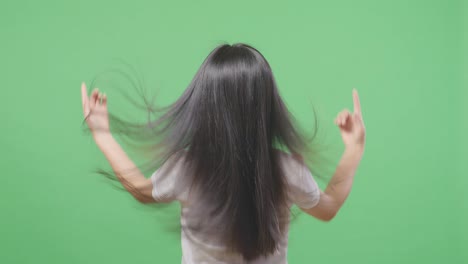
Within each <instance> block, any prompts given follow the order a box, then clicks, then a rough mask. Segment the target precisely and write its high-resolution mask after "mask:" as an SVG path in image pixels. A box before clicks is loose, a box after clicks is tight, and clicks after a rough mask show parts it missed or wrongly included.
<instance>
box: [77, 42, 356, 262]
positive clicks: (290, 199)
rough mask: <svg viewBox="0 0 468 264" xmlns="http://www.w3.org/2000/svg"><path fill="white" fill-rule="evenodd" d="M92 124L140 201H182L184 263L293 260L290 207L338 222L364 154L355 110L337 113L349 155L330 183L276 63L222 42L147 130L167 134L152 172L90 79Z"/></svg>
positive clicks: (86, 103) (87, 101)
mask: <svg viewBox="0 0 468 264" xmlns="http://www.w3.org/2000/svg"><path fill="white" fill-rule="evenodd" d="M81 89H82V102H83V111H84V116H85V117H86V123H87V125H88V127H89V129H90V130H91V132H92V135H93V138H94V140H95V142H96V144H97V146H98V147H99V148H100V150H101V151H102V152H103V153H104V155H105V156H106V158H107V160H108V161H109V163H110V165H111V167H112V169H113V171H114V172H115V174H116V176H117V178H118V179H119V180H120V181H121V183H122V184H123V186H124V187H125V188H126V189H127V190H128V191H129V192H130V193H131V194H132V195H133V196H134V197H135V198H136V199H137V200H138V201H140V202H142V203H152V202H162V203H167V202H171V201H175V200H177V201H179V202H180V203H181V206H182V214H181V226H182V234H181V235H182V250H183V257H182V263H287V259H286V252H287V236H288V226H289V221H290V208H291V206H292V205H293V204H296V205H297V206H298V207H299V208H301V209H302V210H303V211H304V212H306V213H308V214H309V215H311V216H314V217H316V218H318V219H320V220H323V221H330V220H331V219H332V218H333V217H334V216H335V215H336V214H337V212H338V210H339V209H340V208H341V206H342V205H343V203H344V202H345V200H346V198H347V196H348V194H349V192H350V190H351V186H352V182H353V178H354V174H355V171H356V169H357V167H358V164H359V162H360V160H361V157H362V155H363V152H364V143H365V128H364V123H363V120H362V115H361V107H360V102H359V98H358V94H357V91H356V90H353V100H354V112H353V113H351V112H350V111H348V110H343V111H341V112H340V113H339V114H338V116H337V117H336V119H335V124H336V125H337V126H338V128H339V129H340V132H341V135H342V139H343V142H344V144H345V151H344V153H343V155H342V157H341V160H340V162H339V164H338V167H337V168H336V172H335V174H334V175H333V177H332V178H331V180H330V182H329V184H328V186H327V188H326V189H325V190H323V191H322V190H320V189H319V187H318V185H317V183H316V182H315V180H314V177H313V176H312V174H311V172H310V170H309V169H308V167H307V166H306V165H305V163H304V159H303V153H305V151H307V149H306V148H307V144H306V142H305V139H304V138H303V136H302V135H301V134H300V133H299V132H298V130H297V128H296V127H295V125H294V122H293V121H292V120H293V119H292V116H291V115H290V113H289V112H288V110H287V108H286V106H285V104H284V103H283V100H282V99H281V97H280V95H279V92H278V89H277V86H276V83H275V80H274V77H273V73H272V70H271V68H270V65H269V64H268V62H267V61H266V59H265V58H264V57H263V55H262V54H261V53H260V52H259V51H258V50H256V49H255V48H253V47H252V46H249V45H246V44H241V43H240V44H234V45H228V44H224V45H220V46H218V47H216V48H215V49H214V50H213V51H212V52H211V53H210V54H209V55H208V57H207V58H206V59H205V61H204V62H203V64H202V65H201V67H200V69H199V70H198V71H197V73H196V75H195V77H194V78H193V80H192V82H191V83H190V85H189V86H188V87H187V89H186V90H185V92H184V93H183V95H182V96H181V97H180V98H179V99H178V100H177V101H176V102H175V103H174V104H172V105H171V106H170V107H169V108H167V111H166V112H165V113H164V115H162V116H161V117H160V118H158V119H157V120H156V121H154V122H150V123H149V124H148V125H147V126H146V127H145V128H146V130H147V131H150V132H151V133H153V135H154V137H160V136H162V140H161V142H160V143H159V144H157V146H158V149H154V151H155V152H158V153H162V157H164V158H163V161H164V163H163V165H162V166H161V167H160V168H159V169H158V170H156V171H155V172H154V173H153V174H152V175H151V177H150V178H149V179H148V178H146V177H145V176H144V175H143V173H142V172H140V171H138V170H135V171H134V172H132V173H130V171H129V170H128V168H134V167H136V166H135V164H134V163H133V162H132V160H130V159H129V158H128V156H127V155H126V153H125V152H124V150H123V149H122V148H121V147H120V146H119V144H118V143H117V142H116V140H115V139H114V138H113V136H112V133H110V132H109V117H108V112H107V96H106V95H105V94H102V93H101V92H99V90H98V89H96V88H95V89H94V90H93V91H92V93H91V95H90V97H89V98H88V95H87V90H86V86H85V84H84V83H83V84H82V88H81Z"/></svg>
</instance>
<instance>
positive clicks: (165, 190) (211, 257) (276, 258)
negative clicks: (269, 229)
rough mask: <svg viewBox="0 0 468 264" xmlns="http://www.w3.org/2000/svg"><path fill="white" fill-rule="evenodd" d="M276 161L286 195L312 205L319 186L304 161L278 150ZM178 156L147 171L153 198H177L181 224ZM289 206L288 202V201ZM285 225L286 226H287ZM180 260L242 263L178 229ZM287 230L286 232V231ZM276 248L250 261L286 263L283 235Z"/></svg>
mask: <svg viewBox="0 0 468 264" xmlns="http://www.w3.org/2000/svg"><path fill="white" fill-rule="evenodd" d="M279 153H280V154H279V155H280V159H279V160H280V162H281V165H282V168H283V171H284V173H285V176H286V179H287V183H288V185H289V188H288V190H289V192H290V193H288V195H289V196H290V197H291V201H292V202H293V203H295V204H296V205H297V206H299V207H301V208H304V209H308V208H312V207H314V206H315V205H316V204H317V203H318V201H319V199H320V189H319V187H318V185H317V183H316V181H315V180H314V178H313V176H312V174H311V172H310V170H309V169H308V168H307V166H306V165H305V164H304V163H301V162H299V161H298V160H296V159H294V158H293V157H292V156H291V155H290V154H288V153H285V152H279ZM182 164H183V163H182V159H180V160H179V161H177V162H176V163H175V164H174V165H173V166H170V168H169V167H167V168H165V164H163V166H161V168H159V169H158V170H156V171H155V172H154V173H153V174H152V175H151V180H152V183H153V190H152V195H153V198H154V199H155V200H156V201H159V202H170V201H174V200H178V201H179V202H180V204H181V220H180V221H181V225H182V227H184V226H186V224H187V223H189V221H190V218H189V217H187V215H190V210H191V208H190V206H187V203H186V202H187V200H188V197H189V196H188V191H184V189H180V188H177V187H178V185H179V184H178V183H181V182H182V181H183V173H181V171H182V170H181V169H182V168H181V166H182ZM289 206H292V204H290V205H289ZM288 228H289V226H288V227H287V230H288ZM181 230H182V231H181V239H182V241H181V245H182V264H199V263H246V262H245V261H243V260H242V257H241V256H240V254H239V255H232V254H231V255H229V254H226V252H225V250H224V248H223V246H222V245H219V244H211V243H208V242H207V241H206V240H205V239H201V238H200V237H199V236H197V233H194V232H191V231H188V230H186V229H184V228H182V229H181ZM288 233H289V232H286V234H288ZM279 245H280V246H279V250H278V251H277V252H276V253H275V254H273V255H270V256H268V257H261V258H259V259H256V260H255V261H250V262H248V263H251V264H267V263H268V264H287V263H288V262H287V258H286V253H287V246H288V237H287V235H286V236H285V237H284V238H283V239H282V241H280V243H279Z"/></svg>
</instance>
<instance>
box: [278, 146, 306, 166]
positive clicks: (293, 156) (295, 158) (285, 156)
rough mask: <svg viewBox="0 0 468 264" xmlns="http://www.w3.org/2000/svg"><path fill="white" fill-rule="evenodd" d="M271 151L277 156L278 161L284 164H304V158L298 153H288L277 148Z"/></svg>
mask: <svg viewBox="0 0 468 264" xmlns="http://www.w3.org/2000/svg"><path fill="white" fill-rule="evenodd" d="M273 151H274V152H275V153H276V154H277V155H278V157H279V159H280V160H282V161H286V162H293V163H298V164H303V163H304V157H303V156H302V155H301V154H300V153H290V152H286V151H283V150H280V149H277V148H273Z"/></svg>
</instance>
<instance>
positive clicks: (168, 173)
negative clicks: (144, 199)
mask: <svg viewBox="0 0 468 264" xmlns="http://www.w3.org/2000/svg"><path fill="white" fill-rule="evenodd" d="M180 174H181V169H180V161H177V162H175V161H172V160H170V159H169V160H168V161H166V162H165V163H164V164H163V165H162V166H161V167H160V168H159V169H157V170H156V171H155V172H154V173H153V174H152V175H151V177H150V179H151V182H152V183H153V189H152V192H151V194H152V196H153V199H154V200H155V201H157V202H163V203H168V202H171V201H174V200H177V199H178V193H179V192H178V191H177V190H178V188H177V185H176V184H177V182H178V178H179V177H180Z"/></svg>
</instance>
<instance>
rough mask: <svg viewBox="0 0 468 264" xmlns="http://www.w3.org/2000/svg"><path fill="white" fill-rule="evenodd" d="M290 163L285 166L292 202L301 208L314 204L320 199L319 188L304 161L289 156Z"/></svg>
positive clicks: (310, 206) (307, 207)
mask: <svg viewBox="0 0 468 264" xmlns="http://www.w3.org/2000/svg"><path fill="white" fill-rule="evenodd" d="M289 161H290V163H291V165H289V166H286V167H285V168H286V171H285V174H286V175H287V178H288V182H289V185H290V189H289V192H290V197H291V199H292V202H293V203H295V204H296V205H297V206H299V207H300V208H303V209H309V208H312V207H314V206H316V205H317V204H318V202H319V200H320V189H319V186H318V184H317V182H316V181H315V179H314V177H313V175H312V173H311V172H310V170H309V168H308V167H307V166H306V164H305V163H303V162H299V161H298V160H296V159H294V158H292V157H291V156H289Z"/></svg>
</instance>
